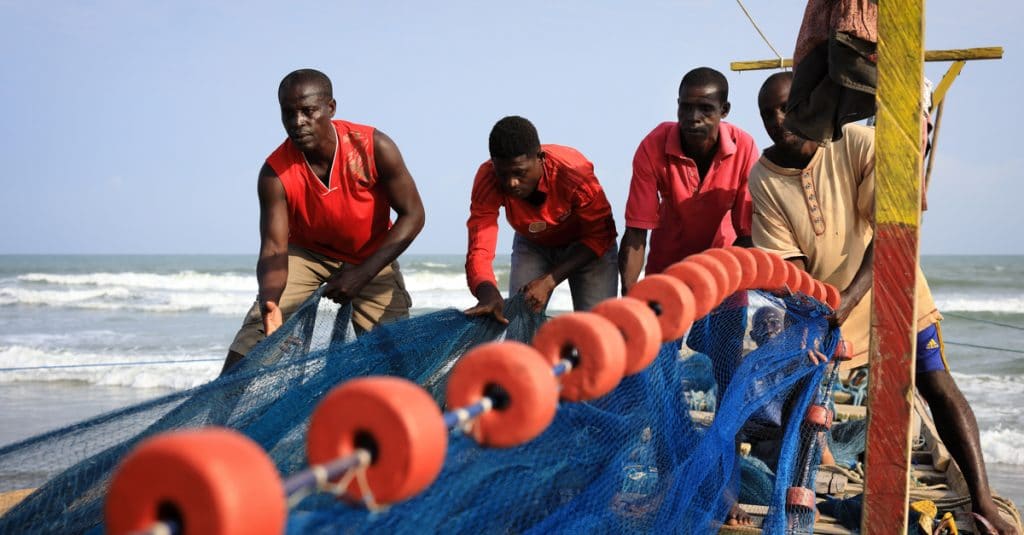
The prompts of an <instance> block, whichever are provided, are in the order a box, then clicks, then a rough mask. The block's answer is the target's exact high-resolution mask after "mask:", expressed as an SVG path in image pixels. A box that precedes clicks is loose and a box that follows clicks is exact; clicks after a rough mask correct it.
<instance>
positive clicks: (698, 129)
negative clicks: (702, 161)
mask: <svg viewBox="0 0 1024 535" xmlns="http://www.w3.org/2000/svg"><path fill="white" fill-rule="evenodd" d="M721 97H722V95H721V91H719V89H718V88H717V87H715V86H714V85H697V86H692V87H691V86H689V85H685V86H683V87H682V89H681V90H680V91H679V100H678V101H677V102H678V104H679V109H678V112H677V116H678V118H679V133H680V135H681V138H682V139H681V141H682V142H683V148H689V149H698V150H701V151H704V152H706V149H709V148H711V147H712V146H713V145H714V144H715V143H716V142H717V141H718V123H720V122H722V118H723V117H725V116H727V115H729V103H728V102H723V101H722V98H721Z"/></svg>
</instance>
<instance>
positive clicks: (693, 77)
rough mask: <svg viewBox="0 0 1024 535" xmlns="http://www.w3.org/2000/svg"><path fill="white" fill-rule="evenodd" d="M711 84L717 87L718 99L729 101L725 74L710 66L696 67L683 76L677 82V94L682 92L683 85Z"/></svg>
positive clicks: (727, 82)
mask: <svg viewBox="0 0 1024 535" xmlns="http://www.w3.org/2000/svg"><path fill="white" fill-rule="evenodd" d="M687 86H689V87H698V86H712V87H715V88H717V89H718V96H719V100H721V101H722V102H728V101H729V81H728V80H726V79H725V75H724V74H722V73H720V72H718V71H716V70H715V69H712V68H711V67H697V68H696V69H693V70H692V71H690V72H688V73H686V75H685V76H683V80H682V81H681V82H679V94H680V95H682V94H683V88H684V87H687Z"/></svg>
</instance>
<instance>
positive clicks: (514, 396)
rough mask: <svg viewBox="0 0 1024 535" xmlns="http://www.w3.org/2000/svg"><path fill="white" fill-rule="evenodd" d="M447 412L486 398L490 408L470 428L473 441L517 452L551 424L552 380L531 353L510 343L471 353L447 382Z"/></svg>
mask: <svg viewBox="0 0 1024 535" xmlns="http://www.w3.org/2000/svg"><path fill="white" fill-rule="evenodd" d="M446 395H447V403H448V406H449V407H453V408H456V407H468V406H470V405H473V404H475V403H477V402H479V401H480V400H481V398H484V397H489V398H491V400H492V401H493V408H492V410H490V411H487V412H485V413H483V414H481V415H480V416H479V417H478V418H477V420H476V422H475V423H474V424H473V427H472V431H471V434H472V436H473V438H474V439H475V440H476V441H477V442H479V443H480V444H483V445H485V446H494V447H499V448H508V447H511V446H518V445H519V444H522V443H523V442H527V441H529V440H532V439H533V438H535V437H536V436H537V435H539V434H541V433H542V432H543V431H544V430H545V429H546V428H547V427H548V425H550V424H551V420H553V419H554V418H555V409H556V408H557V407H558V380H557V379H556V378H555V376H554V374H552V373H551V365H550V364H549V363H548V362H547V360H546V359H545V358H544V357H543V356H542V355H541V354H540V353H539V352H538V351H537V350H536V349H534V348H532V347H530V346H528V345H526V344H523V343H520V342H513V341H505V342H492V343H489V344H483V345H480V346H477V347H475V348H473V349H472V350H471V351H469V352H468V353H466V355H465V356H464V357H462V358H461V359H459V362H458V363H456V364H455V368H453V369H452V373H451V375H450V376H449V378H448V387H447V393H446Z"/></svg>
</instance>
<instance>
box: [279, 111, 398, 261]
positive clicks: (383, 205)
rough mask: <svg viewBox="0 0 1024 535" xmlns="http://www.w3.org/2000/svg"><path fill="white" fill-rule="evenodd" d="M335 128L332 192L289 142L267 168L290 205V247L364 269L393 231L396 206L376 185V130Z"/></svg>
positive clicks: (340, 125)
mask: <svg viewBox="0 0 1024 535" xmlns="http://www.w3.org/2000/svg"><path fill="white" fill-rule="evenodd" d="M333 123H334V129H335V130H336V131H337V132H338V145H337V148H336V149H335V153H334V163H333V164H332V165H331V178H330V186H329V187H328V186H324V183H323V182H321V181H320V179H319V178H318V177H317V176H316V174H315V173H313V170H312V169H311V168H310V167H309V164H308V163H306V157H305V156H304V155H303V154H302V152H301V151H299V149H298V148H296V147H295V145H294V144H293V143H292V141H291V140H290V139H286V140H285V141H284V143H282V144H281V146H280V147H278V148H277V150H275V151H274V152H273V153H272V154H271V155H270V156H269V157H267V164H268V165H270V167H271V168H272V169H273V170H274V172H275V173H277V176H278V178H280V179H281V184H282V185H283V186H284V191H285V196H286V197H287V200H288V231H289V234H288V243H289V244H293V245H298V246H299V247H304V248H306V249H309V250H311V251H314V252H317V253H320V254H322V255H325V256H328V257H330V258H333V259H335V260H341V261H343V262H351V263H355V264H359V263H362V262H363V261H364V260H366V258H367V257H368V256H370V255H371V254H373V252H374V251H376V250H377V248H378V247H380V244H381V242H382V241H383V240H384V237H385V236H386V235H387V231H388V229H389V228H391V204H390V202H389V200H388V196H387V194H386V192H385V191H384V189H383V188H382V187H378V184H377V166H376V162H375V160H374V157H373V132H374V128H373V127H372V126H365V125H360V124H354V123H350V122H347V121H338V120H336V121H333Z"/></svg>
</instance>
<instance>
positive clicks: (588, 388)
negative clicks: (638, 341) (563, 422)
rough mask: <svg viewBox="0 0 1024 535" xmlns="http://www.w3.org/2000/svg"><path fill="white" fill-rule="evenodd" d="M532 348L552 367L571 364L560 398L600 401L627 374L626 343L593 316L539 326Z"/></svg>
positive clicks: (558, 319)
mask: <svg viewBox="0 0 1024 535" xmlns="http://www.w3.org/2000/svg"><path fill="white" fill-rule="evenodd" d="M531 345H533V347H535V348H536V349H537V351H539V352H540V354H541V355H542V356H543V357H544V358H545V359H547V361H548V362H549V363H550V364H551V365H552V366H554V365H556V364H558V362H559V361H561V360H562V359H568V360H570V361H572V370H570V371H569V372H568V373H566V374H565V375H563V376H562V377H561V379H560V381H559V382H561V383H562V393H561V398H562V399H565V400H569V401H585V400H588V399H594V398H599V397H601V396H603V395H605V394H607V393H608V392H611V391H612V390H614V389H615V387H616V386H618V385H619V381H621V380H622V375H623V373H624V372H625V370H626V342H625V341H623V339H622V334H621V333H620V332H619V330H618V329H617V328H616V327H615V324H614V323H612V322H610V321H608V320H607V319H605V318H604V317H602V316H599V315H597V314H594V313H592V312H572V313H570V314H562V315H561V316H556V317H554V318H552V319H550V320H548V321H546V322H544V324H543V325H541V326H540V328H539V329H537V334H535V335H534V336H533V342H532V343H531Z"/></svg>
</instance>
